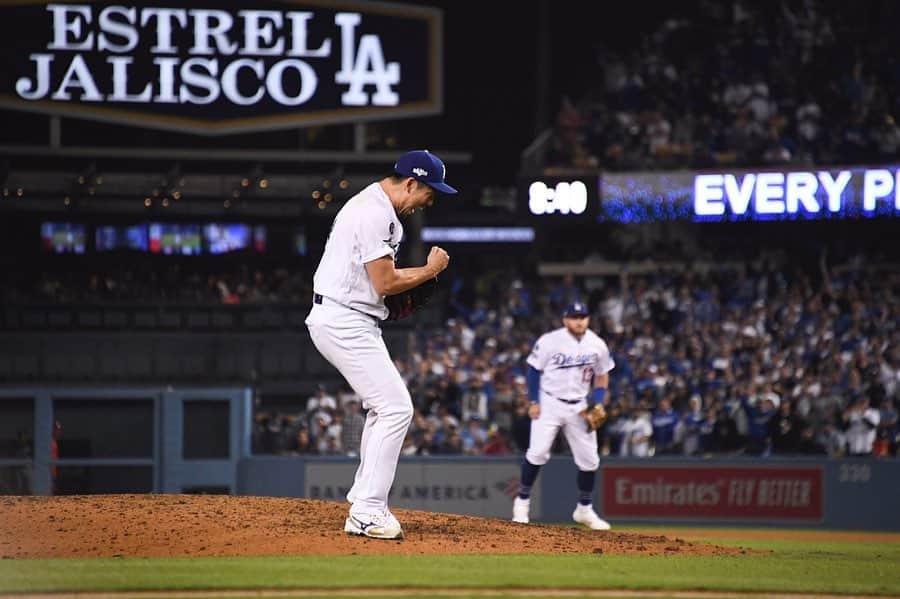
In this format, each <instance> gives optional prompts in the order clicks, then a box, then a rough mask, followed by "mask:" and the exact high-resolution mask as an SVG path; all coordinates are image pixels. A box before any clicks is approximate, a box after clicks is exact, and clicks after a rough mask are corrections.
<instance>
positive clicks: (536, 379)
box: [512, 302, 615, 530]
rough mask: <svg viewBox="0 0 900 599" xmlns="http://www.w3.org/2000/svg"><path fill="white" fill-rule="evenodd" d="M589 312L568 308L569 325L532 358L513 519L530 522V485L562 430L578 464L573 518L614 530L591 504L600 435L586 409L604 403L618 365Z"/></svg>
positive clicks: (546, 338)
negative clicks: (528, 425)
mask: <svg viewBox="0 0 900 599" xmlns="http://www.w3.org/2000/svg"><path fill="white" fill-rule="evenodd" d="M589 314H590V313H589V311H588V309H587V306H586V305H585V304H583V303H581V302H574V303H571V304H569V305H568V306H567V307H566V309H565V311H564V312H563V325H564V326H563V327H561V328H559V329H556V330H554V331H550V332H549V333H545V334H544V335H541V337H540V338H539V339H538V340H537V342H536V343H535V344H534V348H533V349H532V351H531V354H530V355H529V356H528V360H527V362H528V375H527V377H526V378H527V380H528V396H529V399H530V400H531V405H530V406H529V409H528V415H529V416H530V417H531V419H532V420H531V437H530V441H529V444H528V451H526V452H525V459H524V460H522V474H521V482H520V485H519V495H518V496H517V497H516V498H515V500H514V501H513V518H512V519H513V522H521V523H527V522H528V519H529V507H530V496H531V488H532V486H533V485H534V482H535V480H536V479H537V475H538V472H539V471H540V468H541V466H543V465H544V464H546V463H547V461H548V460H549V459H550V451H551V448H552V447H553V442H554V441H555V440H556V435H557V434H558V433H559V431H560V429H562V431H563V433H564V434H565V435H566V441H567V442H568V444H569V448H570V449H571V450H572V457H573V458H574V459H575V465H576V466H577V467H578V478H577V487H578V504H577V505H576V507H575V511H574V512H573V513H572V519H573V520H575V522H578V523H579V524H583V525H585V526H587V527H589V528H591V529H593V530H609V529H610V525H609V523H608V522H606V521H605V520H603V519H602V518H600V516H598V515H597V513H596V512H595V511H594V508H593V505H592V502H591V498H592V497H593V494H594V477H595V473H596V471H597V468H598V467H599V466H600V458H599V454H598V452H597V433H596V431H595V430H592V429H590V428H589V427H588V426H587V425H586V421H585V418H584V417H583V416H582V415H581V413H582V412H583V411H584V410H585V409H586V408H588V407H590V406H591V405H593V404H596V403H599V404H601V405H603V404H604V398H605V395H606V389H607V388H608V387H609V371H610V370H612V369H613V367H614V366H615V363H614V362H613V359H612V357H611V356H610V354H609V348H608V347H607V346H606V342H605V341H603V339H601V338H600V337H599V336H597V335H596V334H595V333H594V332H593V331H591V330H589V329H588V324H589V322H590V317H589Z"/></svg>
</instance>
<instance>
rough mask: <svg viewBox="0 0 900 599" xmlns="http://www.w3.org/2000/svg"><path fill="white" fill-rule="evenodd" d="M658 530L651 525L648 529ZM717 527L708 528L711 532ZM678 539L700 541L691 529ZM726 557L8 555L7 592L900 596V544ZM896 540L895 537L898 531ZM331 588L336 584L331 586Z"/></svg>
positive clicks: (756, 545) (733, 542) (785, 547)
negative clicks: (405, 591)
mask: <svg viewBox="0 0 900 599" xmlns="http://www.w3.org/2000/svg"><path fill="white" fill-rule="evenodd" d="M647 530H651V529H644V530H643V531H644V532H646V531H647ZM710 534H713V533H707V535H710ZM678 536H680V537H684V538H694V537H692V535H691V534H690V530H689V529H685V530H684V531H683V534H682V533H681V532H679V533H678ZM696 538H698V540H703V541H706V542H710V543H715V544H720V545H730V546H738V547H744V548H748V549H754V550H760V551H767V552H771V553H766V554H762V555H760V554H744V555H738V556H727V557H688V556H678V555H674V556H623V555H577V556H576V555H428V556H426V555H421V556H341V557H310V556H303V557H284V556H281V557H249V558H233V557H221V558H214V557H203V558H160V559H149V558H129V559H121V558H116V559H54V560H47V559H41V560H2V561H0V592H2V593H23V592H26V593H27V592H62V591H81V592H101V591H106V592H112V591H164V590H184V591H187V590H201V589H209V590H225V589H233V590H238V589H248V590H249V589H322V590H323V591H325V590H327V589H334V590H338V589H352V588H357V589H363V588H368V589H377V588H381V589H389V588H395V589H423V590H425V589H435V590H436V591H437V593H436V594H439V593H440V590H439V589H446V588H454V589H466V588H469V589H473V590H475V589H509V590H515V589H542V588H543V589H621V590H628V589H631V590H650V589H659V590H667V591H673V592H676V591H685V590H697V591H703V590H706V591H719V592H747V593H749V592H770V593H784V592H797V593H836V594H856V595H859V594H866V595H889V596H900V542H897V541H896V540H895V541H893V542H884V543H878V542H858V541H825V542H820V541H815V542H810V541H795V540H761V539H754V538H747V539H742V538H735V537H734V536H733V535H729V536H728V537H723V538H715V537H714V536H704V537H703V538H702V539H701V538H699V537H696ZM893 538H894V539H896V537H893ZM326 592H327V591H326Z"/></svg>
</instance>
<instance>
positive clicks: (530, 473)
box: [519, 458, 541, 499]
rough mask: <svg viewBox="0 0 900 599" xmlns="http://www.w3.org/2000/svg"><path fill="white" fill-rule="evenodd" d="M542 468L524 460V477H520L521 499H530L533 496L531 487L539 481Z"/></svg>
mask: <svg viewBox="0 0 900 599" xmlns="http://www.w3.org/2000/svg"><path fill="white" fill-rule="evenodd" d="M540 469H541V467H540V466H535V465H534V464H532V463H531V462H529V461H528V459H527V458H526V459H523V460H522V475H521V476H520V477H519V498H520V499H528V498H529V497H530V496H531V487H532V485H534V481H535V479H537V475H538V471H539V470H540Z"/></svg>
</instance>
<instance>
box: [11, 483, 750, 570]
mask: <svg viewBox="0 0 900 599" xmlns="http://www.w3.org/2000/svg"><path fill="white" fill-rule="evenodd" d="M393 511H394V514H395V515H396V516H397V518H398V519H399V520H400V522H401V523H402V524H403V530H404V532H405V533H406V538H405V539H404V540H403V541H384V540H376V539H367V538H361V537H355V536H350V535H347V534H345V533H344V532H343V523H344V518H345V517H346V514H347V504H342V503H336V502H327V501H314V500H308V499H282V498H271V497H243V496H239V497H238V496H226V495H89V496H70V497H0V558H41V557H151V556H152V557H162V556H201V555H205V556H215V555H243V556H248V555H313V554H315V555H357V554H359V555H362V554H388V553H397V554H436V553H597V554H600V553H607V554H610V553H613V554H642V555H662V554H670V555H672V554H679V555H685V554H687V555H731V554H735V553H743V552H745V551H744V550H741V549H733V548H727V547H719V546H715V545H709V544H705V543H694V542H687V541H684V540H682V539H679V538H672V537H665V536H661V535H660V536H655V535H642V534H634V533H619V532H615V531H610V532H597V531H591V530H588V529H585V528H574V527H568V526H554V525H544V524H528V525H523V524H514V523H512V522H508V521H505V520H498V519H491V518H476V517H471V516H456V515H450V514H437V513H432V512H422V511H413V510H399V509H398V510H393Z"/></svg>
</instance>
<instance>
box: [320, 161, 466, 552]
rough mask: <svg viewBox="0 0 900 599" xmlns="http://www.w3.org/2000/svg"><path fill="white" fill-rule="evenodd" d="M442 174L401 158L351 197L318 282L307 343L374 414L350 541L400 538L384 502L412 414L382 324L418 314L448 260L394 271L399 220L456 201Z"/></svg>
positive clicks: (431, 165)
mask: <svg viewBox="0 0 900 599" xmlns="http://www.w3.org/2000/svg"><path fill="white" fill-rule="evenodd" d="M445 172H446V169H445V168H444V163H443V162H442V161H441V160H440V159H439V158H438V157H437V156H435V155H434V154H431V153H429V152H428V151H424V150H418V151H414V152H408V153H406V154H404V155H403V156H401V157H400V159H399V160H398V161H397V163H396V164H395V165H394V173H393V174H391V175H389V176H387V177H385V178H383V179H381V180H380V181H378V182H376V183H372V184H371V185H369V186H368V187H366V188H365V189H363V190H362V191H361V192H359V193H358V194H356V195H355V196H353V197H352V198H350V200H348V201H347V203H346V204H345V205H344V206H343V207H342V208H341V209H340V211H339V212H338V213H337V215H336V216H335V219H334V224H333V225H332V229H331V234H330V235H329V236H328V241H327V242H326V243H325V252H324V253H323V255H322V259H321V261H320V262H319V266H318V268H317V269H316V272H315V275H314V276H313V289H314V294H313V305H312V310H310V313H309V316H308V317H307V318H306V325H307V328H309V335H310V337H311V338H312V342H313V344H314V345H315V346H316V349H317V350H319V353H321V354H322V356H323V357H324V358H325V359H326V360H328V361H329V362H330V363H331V364H332V365H333V366H334V367H335V368H336V369H337V370H338V371H339V372H340V373H341V375H343V377H344V378H345V379H346V380H347V383H349V384H350V386H351V387H352V388H353V390H354V391H355V392H356V394H357V395H358V396H359V397H360V399H361V400H362V407H363V408H365V409H367V410H368V413H367V415H366V424H365V426H364V428H363V433H362V441H361V444H360V450H359V467H358V468H357V471H356V476H355V478H354V481H353V486H352V487H351V488H350V491H349V492H348V493H347V501H349V502H350V503H351V504H352V505H351V507H350V510H349V514H348V516H347V519H346V520H345V522H344V532H347V533H349V534H355V535H365V536H367V537H374V538H379V539H397V538H402V536H403V529H402V528H401V526H400V523H399V522H398V521H397V518H395V517H394V515H393V514H392V513H391V511H390V509H388V505H387V501H388V491H390V488H391V484H392V483H393V482H394V475H395V474H396V470H397V460H398V459H399V457H400V448H401V447H402V445H403V439H404V437H405V436H406V431H407V429H408V428H409V423H410V421H411V420H412V415H413V406H412V400H411V398H410V395H409V391H408V390H407V389H406V385H405V384H404V382H403V379H402V378H401V376H400V373H399V372H397V368H396V366H394V362H393V360H391V357H390V355H389V354H388V351H387V347H386V346H385V344H384V340H383V339H382V337H381V328H380V327H379V323H380V322H381V321H382V320H386V319H396V318H402V317H404V316H408V315H410V314H412V313H414V312H415V311H416V310H417V309H418V308H419V307H420V306H418V305H416V302H419V301H422V298H423V297H425V298H426V299H427V297H428V295H429V293H430V291H426V292H424V293H418V294H417V293H416V292H415V290H416V289H417V288H420V287H422V286H425V288H426V289H427V290H431V289H433V288H434V285H433V283H430V282H431V281H433V280H434V279H435V277H437V275H438V273H440V272H442V271H443V270H444V269H445V268H447V265H448V264H449V262H450V257H449V256H448V255H447V252H445V251H444V250H443V249H441V248H439V247H432V248H431V252H430V253H429V254H428V259H427V263H426V264H425V266H419V267H414V268H397V267H396V266H395V263H394V262H395V260H396V257H397V248H398V246H399V245H400V240H401V238H402V237H403V225H402V224H401V223H400V218H399V217H401V216H407V215H409V214H412V213H413V211H415V210H417V209H421V208H425V207H426V206H431V205H432V204H433V203H434V199H435V196H436V195H437V193H443V194H455V193H456V190H455V189H453V188H452V187H450V186H449V185H447V184H446V183H444V174H445ZM398 298H399V299H398ZM395 300H396V301H395ZM390 306H393V307H390Z"/></svg>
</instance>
